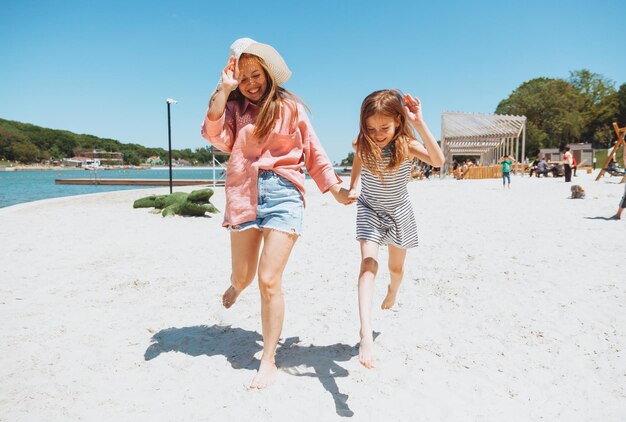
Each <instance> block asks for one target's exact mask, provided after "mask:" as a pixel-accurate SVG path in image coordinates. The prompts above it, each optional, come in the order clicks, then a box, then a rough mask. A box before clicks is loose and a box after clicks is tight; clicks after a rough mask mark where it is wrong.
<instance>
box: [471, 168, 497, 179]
mask: <svg viewBox="0 0 626 422" xmlns="http://www.w3.org/2000/svg"><path fill="white" fill-rule="evenodd" d="M501 177H502V166H500V165H495V166H473V167H470V168H468V169H467V171H466V172H465V173H464V174H463V179H499V178H501Z"/></svg>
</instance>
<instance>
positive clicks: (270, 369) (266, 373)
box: [250, 360, 278, 390]
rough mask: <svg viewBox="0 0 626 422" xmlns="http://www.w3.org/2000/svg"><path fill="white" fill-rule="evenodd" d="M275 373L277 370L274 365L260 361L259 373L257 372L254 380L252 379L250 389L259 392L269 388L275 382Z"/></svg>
mask: <svg viewBox="0 0 626 422" xmlns="http://www.w3.org/2000/svg"><path fill="white" fill-rule="evenodd" d="M277 372H278V368H276V364H275V363H274V362H270V361H266V360H261V365H260V366H259V372H257V373H256V375H255V376H254V378H252V382H251V383H250V388H257V389H259V390H260V389H262V388H267V387H269V386H270V385H272V384H274V381H276V373H277Z"/></svg>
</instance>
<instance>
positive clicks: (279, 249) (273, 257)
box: [250, 229, 298, 388]
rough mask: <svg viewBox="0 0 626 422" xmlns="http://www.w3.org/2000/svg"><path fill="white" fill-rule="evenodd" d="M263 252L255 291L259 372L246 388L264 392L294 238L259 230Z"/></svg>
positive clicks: (270, 378) (272, 375) (271, 374)
mask: <svg viewBox="0 0 626 422" xmlns="http://www.w3.org/2000/svg"><path fill="white" fill-rule="evenodd" d="M263 239H264V240H263V250H262V252H261V259H260V261H259V290H260V292H261V323H262V325H263V356H261V364H260V366H259V372H257V374H256V376H255V377H254V378H253V379H252V382H251V383H250V388H265V387H268V386H270V385H271V384H272V383H273V382H274V381H275V379H276V372H277V371H278V370H277V368H276V363H275V360H274V355H275V353H276V346H277V344H278V339H279V338H280V333H281V331H282V329H283V319H284V317H285V300H284V298H283V292H282V290H281V282H282V277H283V271H284V270H285V267H286V266H287V261H288V260H289V255H290V254H291V251H292V249H293V246H294V245H295V244H296V240H298V237H297V236H294V235H290V234H287V233H283V232H279V231H276V230H270V229H264V230H263Z"/></svg>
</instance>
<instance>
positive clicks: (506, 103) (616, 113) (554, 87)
mask: <svg viewBox="0 0 626 422" xmlns="http://www.w3.org/2000/svg"><path fill="white" fill-rule="evenodd" d="M496 114H513V115H519V116H522V115H523V116H526V118H527V121H526V151H525V155H527V156H530V157H532V156H534V155H536V153H537V152H538V151H539V149H541V148H563V147H564V146H565V145H567V144H571V143H586V144H591V145H592V147H593V148H609V147H611V146H613V144H614V142H615V139H616V138H615V131H614V130H613V122H618V124H619V125H620V127H622V126H626V83H624V84H622V85H621V86H620V87H619V89H616V88H615V83H614V82H613V81H612V80H610V79H608V78H605V77H604V76H602V75H600V74H598V73H593V72H591V71H589V70H587V69H583V70H577V71H574V72H570V75H569V78H567V79H560V78H535V79H531V80H529V81H528V82H524V83H523V84H521V85H520V86H519V87H517V88H516V89H515V90H514V91H513V92H512V93H511V95H509V97H508V98H506V99H504V100H502V101H500V103H499V104H498V106H497V107H496Z"/></svg>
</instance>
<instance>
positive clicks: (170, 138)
mask: <svg viewBox="0 0 626 422" xmlns="http://www.w3.org/2000/svg"><path fill="white" fill-rule="evenodd" d="M165 102H166V103H167V141H168V144H167V146H168V151H169V163H170V193H172V126H171V124H170V104H176V103H177V102H178V101H176V100H173V99H171V98H168V99H167V100H165Z"/></svg>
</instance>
